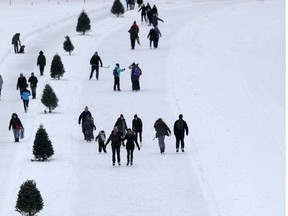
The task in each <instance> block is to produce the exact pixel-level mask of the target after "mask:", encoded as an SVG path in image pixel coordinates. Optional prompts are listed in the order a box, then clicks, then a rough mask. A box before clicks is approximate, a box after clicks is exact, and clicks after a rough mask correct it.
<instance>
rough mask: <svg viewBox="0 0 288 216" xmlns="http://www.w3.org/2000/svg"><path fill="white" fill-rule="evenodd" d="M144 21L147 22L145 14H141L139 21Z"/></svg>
mask: <svg viewBox="0 0 288 216" xmlns="http://www.w3.org/2000/svg"><path fill="white" fill-rule="evenodd" d="M144 20H145V22H146V20H147V18H146V14H145V13H141V21H142V22H143V21H144Z"/></svg>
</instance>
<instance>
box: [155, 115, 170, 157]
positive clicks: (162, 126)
mask: <svg viewBox="0 0 288 216" xmlns="http://www.w3.org/2000/svg"><path fill="white" fill-rule="evenodd" d="M154 128H155V130H156V135H155V137H156V138H158V144H159V148H160V153H161V154H162V153H164V152H165V136H169V135H171V131H170V129H169V127H168V126H167V124H166V123H165V122H164V121H163V119H162V118H159V119H157V120H156V122H155V123H154Z"/></svg>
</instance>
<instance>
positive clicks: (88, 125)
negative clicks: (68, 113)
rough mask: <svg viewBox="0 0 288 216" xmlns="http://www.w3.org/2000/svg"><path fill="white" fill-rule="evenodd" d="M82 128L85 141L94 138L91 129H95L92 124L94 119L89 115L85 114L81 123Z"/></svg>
mask: <svg viewBox="0 0 288 216" xmlns="http://www.w3.org/2000/svg"><path fill="white" fill-rule="evenodd" d="M83 130H84V134H85V140H86V141H87V142H91V141H92V140H93V139H94V135H93V130H96V126H95V124H94V119H93V118H92V117H90V116H89V115H86V117H85V121H84V123H83Z"/></svg>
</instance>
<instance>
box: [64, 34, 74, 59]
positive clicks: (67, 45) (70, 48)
mask: <svg viewBox="0 0 288 216" xmlns="http://www.w3.org/2000/svg"><path fill="white" fill-rule="evenodd" d="M65 39H66V40H65V41H64V44H63V48H64V50H65V51H66V52H69V55H71V52H72V51H73V50H74V46H73V44H72V42H71V40H70V38H69V36H68V35H67V36H66V37H65Z"/></svg>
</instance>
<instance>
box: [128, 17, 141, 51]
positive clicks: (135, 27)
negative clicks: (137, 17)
mask: <svg viewBox="0 0 288 216" xmlns="http://www.w3.org/2000/svg"><path fill="white" fill-rule="evenodd" d="M128 32H129V34H130V43H131V49H135V42H136V40H137V41H138V43H139V44H140V42H139V36H138V32H139V27H138V25H137V24H136V22H135V21H134V23H133V25H132V26H131V27H130V29H129V30H128Z"/></svg>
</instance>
